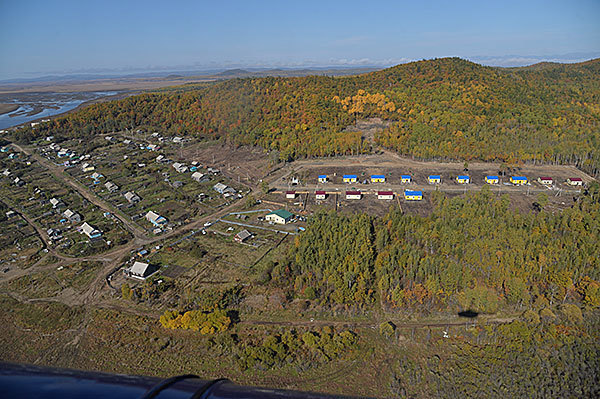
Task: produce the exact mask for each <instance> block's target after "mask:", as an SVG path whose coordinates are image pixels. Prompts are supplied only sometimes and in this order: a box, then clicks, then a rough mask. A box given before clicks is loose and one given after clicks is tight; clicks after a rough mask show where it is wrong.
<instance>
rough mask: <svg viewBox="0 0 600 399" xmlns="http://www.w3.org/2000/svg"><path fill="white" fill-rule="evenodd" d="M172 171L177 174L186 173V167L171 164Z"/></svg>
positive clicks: (180, 164)
mask: <svg viewBox="0 0 600 399" xmlns="http://www.w3.org/2000/svg"><path fill="white" fill-rule="evenodd" d="M172 166H173V169H175V170H176V171H177V172H179V173H185V172H186V171H187V166H185V165H184V164H182V163H180V162H173V165H172Z"/></svg>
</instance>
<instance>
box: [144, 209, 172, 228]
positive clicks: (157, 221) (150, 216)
mask: <svg viewBox="0 0 600 399" xmlns="http://www.w3.org/2000/svg"><path fill="white" fill-rule="evenodd" d="M146 220H148V221H149V222H150V223H152V224H153V225H155V226H156V227H160V226H162V225H163V224H165V223H167V219H165V218H164V217H162V216H160V215H159V214H158V213H156V212H152V211H148V213H146Z"/></svg>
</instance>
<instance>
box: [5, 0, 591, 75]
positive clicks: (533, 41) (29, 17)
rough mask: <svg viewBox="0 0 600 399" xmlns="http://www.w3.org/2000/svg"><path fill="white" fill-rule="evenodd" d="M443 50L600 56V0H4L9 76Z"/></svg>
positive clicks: (502, 58)
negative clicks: (221, 0)
mask: <svg viewBox="0 0 600 399" xmlns="http://www.w3.org/2000/svg"><path fill="white" fill-rule="evenodd" d="M421 3H425V4H421ZM445 56H459V57H462V58H467V59H471V60H474V61H477V62H481V63H485V64H490V65H523V64H530V63H534V62H537V61H539V60H554V61H564V62H573V61H578V60H583V59H589V58H593V57H599V56H600V0H564V1H554V0H544V1H537V0H533V1H528V0H521V1H512V0H496V1H487V0H472V1H460V0H454V1H451V0H447V1H426V0H425V1H422V2H420V1H415V0H410V1H403V0H397V1H389V2H388V1H365V0H362V1H327V0H321V1H295V2H292V1H285V0H280V1H260V0H254V1H249V0H246V1H235V0H228V1H223V2H219V1H210V2H208V1H183V0H179V1H178V0H173V1H164V0H163V1H152V0H145V1H133V0H132V1H128V0H120V1H112V0H98V1H87V0H79V1H61V0H52V1H48V0H45V1H38V0H19V1H17V0H0V79H9V78H16V77H34V76H40V75H46V74H67V73H114V72H117V73H120V72H133V71H144V70H196V69H198V70H201V69H208V68H220V67H244V66H246V67H261V66H276V67H288V66H289V67H293V66H330V65H378V66H379V65H380V66H389V65H393V64H397V63H401V62H406V61H410V60H418V59H425V58H436V57H445Z"/></svg>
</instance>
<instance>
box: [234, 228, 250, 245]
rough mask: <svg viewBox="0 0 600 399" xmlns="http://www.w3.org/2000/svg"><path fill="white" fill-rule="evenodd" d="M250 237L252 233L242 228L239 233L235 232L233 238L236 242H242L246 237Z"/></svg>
mask: <svg viewBox="0 0 600 399" xmlns="http://www.w3.org/2000/svg"><path fill="white" fill-rule="evenodd" d="M250 237H252V233H250V232H249V231H248V230H242V231H240V232H239V233H237V234H236V235H235V236H234V237H233V239H234V240H235V241H236V242H244V241H246V240H247V239H248V238H250Z"/></svg>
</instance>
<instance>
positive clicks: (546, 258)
mask: <svg viewBox="0 0 600 399" xmlns="http://www.w3.org/2000/svg"><path fill="white" fill-rule="evenodd" d="M431 200H432V202H433V205H434V210H433V212H432V213H431V215H429V216H427V217H423V216H418V215H408V214H403V213H402V212H401V211H400V210H399V209H397V208H393V209H391V210H390V211H389V213H388V214H387V215H386V216H385V217H383V218H373V217H370V216H367V215H364V214H354V215H344V214H338V213H336V212H333V211H332V212H322V213H319V214H317V215H315V216H314V217H312V218H311V219H310V220H309V225H308V227H307V229H306V231H305V232H304V233H303V234H302V235H300V236H298V237H296V239H295V243H294V245H293V247H292V248H291V250H290V253H289V255H288V257H287V259H286V260H284V261H281V262H280V263H278V264H277V265H275V266H274V268H273V269H272V271H271V277H272V279H273V281H274V282H275V284H280V285H281V286H282V287H292V288H291V289H292V290H293V293H294V295H296V296H297V297H301V298H306V299H310V300H315V301H316V302H317V303H321V304H323V305H336V304H340V305H348V306H359V307H368V306H370V305H371V304H373V303H375V302H376V303H379V304H380V305H381V306H383V307H384V308H386V309H394V308H398V309H400V308H410V307H421V308H429V309H444V308H448V307H453V308H458V309H462V310H473V311H477V312H487V313H494V312H496V311H497V310H498V309H500V308H502V307H504V306H512V307H525V308H528V307H536V308H544V307H552V306H556V305H559V304H562V303H569V302H573V303H578V304H580V305H582V306H585V307H589V308H597V307H599V306H600V283H599V280H600V246H599V245H598V243H599V242H600V185H598V184H597V183H594V184H592V185H591V186H590V187H589V189H587V191H586V192H585V193H584V195H582V196H581V197H580V198H578V200H577V202H576V203H575V204H574V206H573V207H571V208H569V209H565V210H563V211H562V212H559V213H553V212H548V211H545V210H544V209H541V210H540V211H531V212H527V213H522V212H519V211H518V210H515V209H512V208H511V207H510V206H509V199H508V197H507V196H502V197H499V198H498V197H497V196H496V195H495V194H493V193H492V192H491V191H490V190H489V189H487V188H484V189H482V190H481V191H480V192H477V193H470V194H467V195H464V196H460V197H454V198H448V197H446V196H445V195H444V194H442V193H440V192H434V193H433V195H432V199H431Z"/></svg>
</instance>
